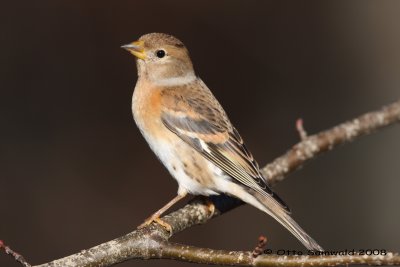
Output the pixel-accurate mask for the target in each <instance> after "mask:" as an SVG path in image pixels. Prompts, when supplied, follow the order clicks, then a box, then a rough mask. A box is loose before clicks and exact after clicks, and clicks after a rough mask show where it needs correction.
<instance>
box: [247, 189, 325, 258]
mask: <svg viewBox="0 0 400 267" xmlns="http://www.w3.org/2000/svg"><path fill="white" fill-rule="evenodd" d="M253 196H255V198H256V199H257V200H258V201H259V202H260V203H261V204H262V206H263V208H264V209H263V211H264V212H266V213H268V214H269V215H271V216H272V217H273V218H274V219H275V220H277V221H278V222H279V223H280V224H282V225H283V226H285V227H286V229H288V230H289V231H290V232H291V233H292V234H293V235H294V236H295V237H296V238H297V239H298V240H299V241H300V242H301V243H302V244H303V245H304V246H305V247H306V248H307V249H309V250H318V251H323V250H324V249H323V248H322V247H321V246H320V245H318V243H317V242H316V241H315V240H314V239H312V237H311V236H309V235H308V234H307V233H306V232H305V231H304V230H303V229H302V228H301V227H300V225H298V224H297V223H296V222H295V221H294V220H293V219H292V217H290V215H289V213H288V212H287V211H286V210H285V209H284V208H283V207H281V205H280V204H279V203H278V202H277V201H276V200H275V199H274V198H273V197H272V196H268V195H267V196H265V195H264V194H259V193H257V192H254V193H253Z"/></svg>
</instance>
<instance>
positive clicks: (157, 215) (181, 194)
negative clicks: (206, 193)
mask: <svg viewBox="0 0 400 267" xmlns="http://www.w3.org/2000/svg"><path fill="white" fill-rule="evenodd" d="M186 195H187V193H186V192H178V195H177V196H176V197H174V198H173V199H172V200H171V201H170V202H168V203H167V204H166V205H165V206H164V207H162V208H161V209H159V210H158V211H156V212H155V213H153V215H151V216H150V217H149V218H147V219H146V220H145V221H144V222H143V223H142V224H141V225H139V226H138V229H141V228H143V227H146V226H148V225H149V224H151V223H152V222H156V223H158V224H160V225H161V226H163V227H164V228H165V229H167V230H168V232H172V227H171V225H169V224H168V223H166V222H164V221H163V220H161V219H160V216H161V215H162V214H163V213H164V212H166V211H167V210H168V209H169V208H171V207H172V206H173V205H174V204H175V203H177V202H178V201H179V200H181V199H182V198H184V197H185V196H186Z"/></svg>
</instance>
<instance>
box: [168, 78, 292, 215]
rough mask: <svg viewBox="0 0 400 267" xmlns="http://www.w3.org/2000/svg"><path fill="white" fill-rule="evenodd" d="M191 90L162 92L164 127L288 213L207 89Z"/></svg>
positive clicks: (173, 89) (188, 88)
mask: <svg viewBox="0 0 400 267" xmlns="http://www.w3.org/2000/svg"><path fill="white" fill-rule="evenodd" d="M199 85H202V86H204V84H203V83H201V84H197V86H199ZM197 88H198V87H197ZM194 90H196V87H195V86H194V87H190V86H189V87H188V86H186V87H177V88H168V89H166V90H164V91H163V92H162V101H163V105H162V107H163V108H162V114H161V119H162V122H163V123H164V125H165V126H166V127H167V128H168V129H169V130H170V131H172V132H174V133H175V134H176V135H178V136H179V137H180V138H181V139H182V140H183V141H185V142H186V143H187V144H189V145H190V146H192V147H193V148H195V149H196V150H197V151H198V152H200V153H201V154H202V155H203V156H204V157H205V158H207V159H208V160H210V161H211V162H213V163H214V164H215V165H216V166H218V167H219V168H220V169H221V170H223V171H224V172H225V173H227V174H228V175H229V176H230V177H232V178H234V179H235V180H236V181H237V182H239V183H241V184H243V185H245V186H247V187H249V188H251V189H253V190H255V191H257V192H259V193H261V194H263V195H265V196H267V197H273V198H274V199H275V200H276V201H277V202H278V203H279V204H280V205H281V206H282V207H283V208H284V209H285V210H287V211H288V212H289V208H288V206H287V205H286V204H285V203H284V202H283V201H282V200H281V199H280V198H279V197H278V196H277V195H276V194H274V192H272V190H271V189H270V188H269V186H268V185H267V183H266V181H265V179H264V177H263V176H262V174H261V173H260V170H259V167H258V164H257V162H256V161H255V160H254V159H253V156H252V155H251V153H250V152H249V151H248V150H247V148H246V146H245V144H244V143H243V140H242V138H241V137H240V135H239V133H238V132H237V131H236V129H235V128H233V127H232V125H231V123H230V122H229V120H228V118H227V116H226V114H225V112H224V110H223V109H222V107H221V106H220V105H219V103H218V102H217V100H216V99H215V98H214V96H213V95H212V94H211V92H210V91H209V90H208V88H207V87H205V86H204V87H203V88H202V90H199V91H195V92H194Z"/></svg>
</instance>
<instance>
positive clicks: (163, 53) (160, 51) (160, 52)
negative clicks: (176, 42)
mask: <svg viewBox="0 0 400 267" xmlns="http://www.w3.org/2000/svg"><path fill="white" fill-rule="evenodd" d="M156 55H157V57H159V58H163V57H164V56H165V51H164V50H157V52H156Z"/></svg>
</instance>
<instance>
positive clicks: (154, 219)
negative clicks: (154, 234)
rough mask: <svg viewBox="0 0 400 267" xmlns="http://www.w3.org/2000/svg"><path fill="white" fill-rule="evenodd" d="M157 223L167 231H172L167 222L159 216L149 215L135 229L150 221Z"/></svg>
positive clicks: (148, 223)
mask: <svg viewBox="0 0 400 267" xmlns="http://www.w3.org/2000/svg"><path fill="white" fill-rule="evenodd" d="M153 222H154V223H157V224H159V225H161V226H162V227H164V228H165V230H167V231H168V232H169V233H172V226H171V225H170V224H169V223H166V222H164V221H163V220H161V219H160V217H150V218H148V219H147V220H145V221H144V222H143V223H142V224H141V225H139V226H138V227H137V229H142V228H144V227H146V226H149V225H150V224H151V223H153Z"/></svg>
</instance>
